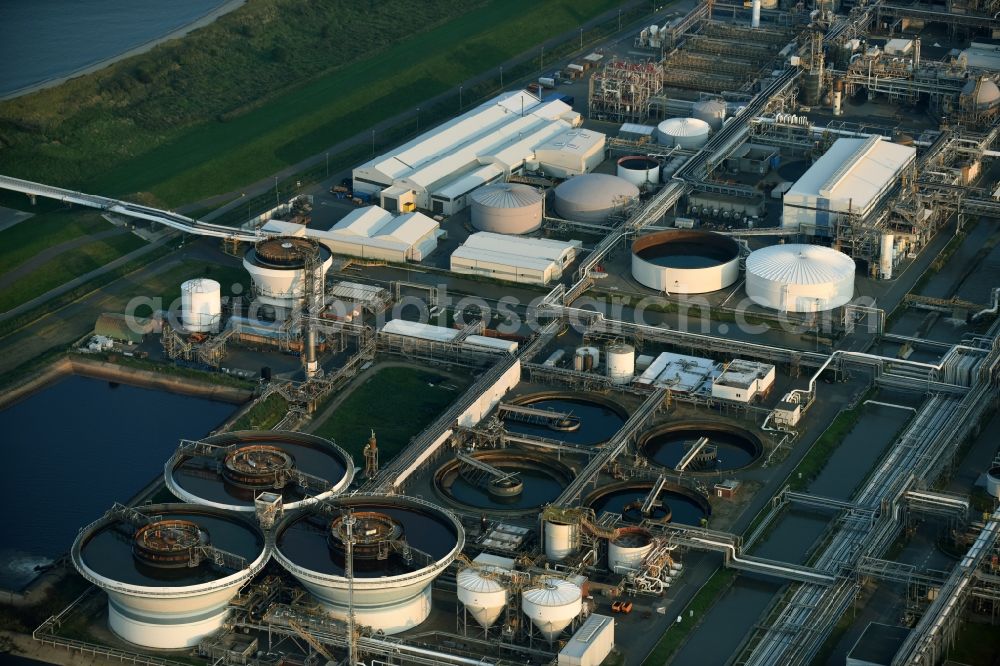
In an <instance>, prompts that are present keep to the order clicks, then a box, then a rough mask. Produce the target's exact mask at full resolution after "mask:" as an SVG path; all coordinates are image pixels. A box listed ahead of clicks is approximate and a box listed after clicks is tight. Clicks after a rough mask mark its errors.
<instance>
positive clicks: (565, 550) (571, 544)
mask: <svg viewBox="0 0 1000 666" xmlns="http://www.w3.org/2000/svg"><path fill="white" fill-rule="evenodd" d="M579 547H580V526H579V525H577V524H576V523H559V522H555V521H551V520H550V521H546V522H545V557H547V558H548V559H549V560H551V561H553V562H559V561H561V560H565V559H566V558H567V557H569V556H570V555H571V554H573V553H574V552H576V550H577V549H578V548H579Z"/></svg>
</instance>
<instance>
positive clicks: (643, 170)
mask: <svg viewBox="0 0 1000 666" xmlns="http://www.w3.org/2000/svg"><path fill="white" fill-rule="evenodd" d="M617 174H618V177H619V178H622V179H624V180H627V181H628V182H630V183H632V184H633V185H635V186H636V187H639V188H643V187H646V188H648V187H650V186H652V185H656V184H658V183H659V182H660V162H659V160H656V159H653V158H652V157H645V156H642V155H632V156H629V157H623V158H621V159H620V160H618V171H617Z"/></svg>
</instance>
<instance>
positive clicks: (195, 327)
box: [181, 278, 222, 333]
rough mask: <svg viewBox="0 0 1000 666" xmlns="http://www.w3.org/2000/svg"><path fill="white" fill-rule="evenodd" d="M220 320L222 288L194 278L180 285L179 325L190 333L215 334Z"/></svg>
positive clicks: (212, 282)
mask: <svg viewBox="0 0 1000 666" xmlns="http://www.w3.org/2000/svg"><path fill="white" fill-rule="evenodd" d="M221 319H222V287H221V285H220V284H219V283H218V282H216V281H215V280H209V279H208V278H195V279H193V280H188V281H187V282H184V283H182V284H181V323H182V324H183V325H184V330H185V331H188V332H190V333H206V332H213V333H214V332H217V331H218V330H219V324H220V321H221Z"/></svg>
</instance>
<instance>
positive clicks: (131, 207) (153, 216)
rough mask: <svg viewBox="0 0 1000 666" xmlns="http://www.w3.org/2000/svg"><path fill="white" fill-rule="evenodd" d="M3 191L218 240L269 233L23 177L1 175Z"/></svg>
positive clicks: (255, 238) (254, 238) (253, 237)
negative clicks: (53, 200)
mask: <svg viewBox="0 0 1000 666" xmlns="http://www.w3.org/2000/svg"><path fill="white" fill-rule="evenodd" d="M0 189H4V190H10V191H11V192H21V193H22V194H26V195H28V196H29V197H32V198H34V197H45V198H47V199H55V200H56V201H62V202H65V203H69V204H76V205H78V206H86V207H88V208H96V209H98V210H101V211H104V212H106V213H114V214H117V215H125V216H127V217H134V218H137V219H140V220H148V221H149V222H156V223H158V224H162V225H163V226H165V227H170V228H171V229H177V230H179V231H183V232H185V233H189V234H197V235H199V236H211V237H214V238H225V239H228V240H235V241H249V242H255V241H258V240H261V239H262V238H265V237H266V234H260V233H258V232H256V231H246V230H244V229H237V228H234V227H227V226H225V225H222V224H212V223H211V222H202V221H201V220H195V219H193V218H190V217H187V216H186V215H181V214H180V213H175V212H173V211H169V210H160V209H159V208H153V207H151V206H142V205H140V204H135V203H131V202H128V201H121V200H120V199H110V198H108V197H102V196H97V195H94V194H84V193H83V192H76V191H74V190H67V189H64V188H61V187H53V186H51V185H43V184H42V183H35V182H32V181H30V180H23V179H21V178H12V177H10V176H0Z"/></svg>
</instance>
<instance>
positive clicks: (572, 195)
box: [555, 173, 639, 223]
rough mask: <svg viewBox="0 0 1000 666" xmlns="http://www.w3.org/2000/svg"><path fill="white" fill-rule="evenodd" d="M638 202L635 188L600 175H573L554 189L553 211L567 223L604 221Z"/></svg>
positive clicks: (621, 179)
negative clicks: (570, 221)
mask: <svg viewBox="0 0 1000 666" xmlns="http://www.w3.org/2000/svg"><path fill="white" fill-rule="evenodd" d="M638 199H639V188H638V187H636V186H635V185H633V184H632V183H630V182H628V181H627V180H625V179H624V178H619V177H618V176H611V175H608V174H603V173H587V174H583V175H581V176H574V177H573V178H570V179H569V180H567V181H564V182H562V183H560V184H559V185H558V186H557V187H556V189H555V207H556V212H557V213H559V215H560V216H561V217H563V218H564V219H567V220H575V221H578V222H598V223H600V222H606V221H607V219H608V218H609V217H611V215H613V214H614V213H616V212H620V211H622V210H624V209H625V208H627V207H628V206H630V205H632V204H633V203H634V202H635V201H637V200H638Z"/></svg>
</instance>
